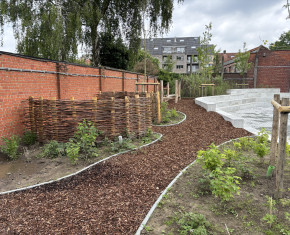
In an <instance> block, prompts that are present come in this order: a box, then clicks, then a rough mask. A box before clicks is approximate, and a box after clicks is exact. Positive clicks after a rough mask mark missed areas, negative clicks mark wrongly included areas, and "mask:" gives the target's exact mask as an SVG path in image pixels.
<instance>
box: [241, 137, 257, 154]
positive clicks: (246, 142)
mask: <svg viewBox="0 0 290 235" xmlns="http://www.w3.org/2000/svg"><path fill="white" fill-rule="evenodd" d="M239 141H240V144H241V147H242V150H244V151H249V150H250V149H252V148H253V145H254V141H253V140H252V138H249V137H242V138H240V139H239Z"/></svg>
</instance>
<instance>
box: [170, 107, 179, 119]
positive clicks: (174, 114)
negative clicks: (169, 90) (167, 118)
mask: <svg viewBox="0 0 290 235" xmlns="http://www.w3.org/2000/svg"><path fill="white" fill-rule="evenodd" d="M177 116H178V114H177V111H176V108H173V109H172V110H171V117H173V118H176V117H177Z"/></svg>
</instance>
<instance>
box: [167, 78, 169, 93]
mask: <svg viewBox="0 0 290 235" xmlns="http://www.w3.org/2000/svg"><path fill="white" fill-rule="evenodd" d="M168 96H169V81H168V82H167V97H168Z"/></svg>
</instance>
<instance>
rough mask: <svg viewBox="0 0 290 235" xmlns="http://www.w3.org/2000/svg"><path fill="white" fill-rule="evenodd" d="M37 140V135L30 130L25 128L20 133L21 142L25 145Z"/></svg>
mask: <svg viewBox="0 0 290 235" xmlns="http://www.w3.org/2000/svg"><path fill="white" fill-rule="evenodd" d="M36 140H37V136H36V134H35V133H33V132H32V131H30V130H27V131H25V132H24V133H23V135H22V143H23V144H25V145H33V144H35V142H36Z"/></svg>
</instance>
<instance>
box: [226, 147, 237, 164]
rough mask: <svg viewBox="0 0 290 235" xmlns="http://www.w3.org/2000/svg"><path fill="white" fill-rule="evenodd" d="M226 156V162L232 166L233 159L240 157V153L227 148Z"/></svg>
mask: <svg viewBox="0 0 290 235" xmlns="http://www.w3.org/2000/svg"><path fill="white" fill-rule="evenodd" d="M224 157H225V160H226V164H227V165H228V166H232V164H233V161H235V160H237V159H238V153H237V152H236V151H235V150H232V149H225V150H224Z"/></svg>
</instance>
